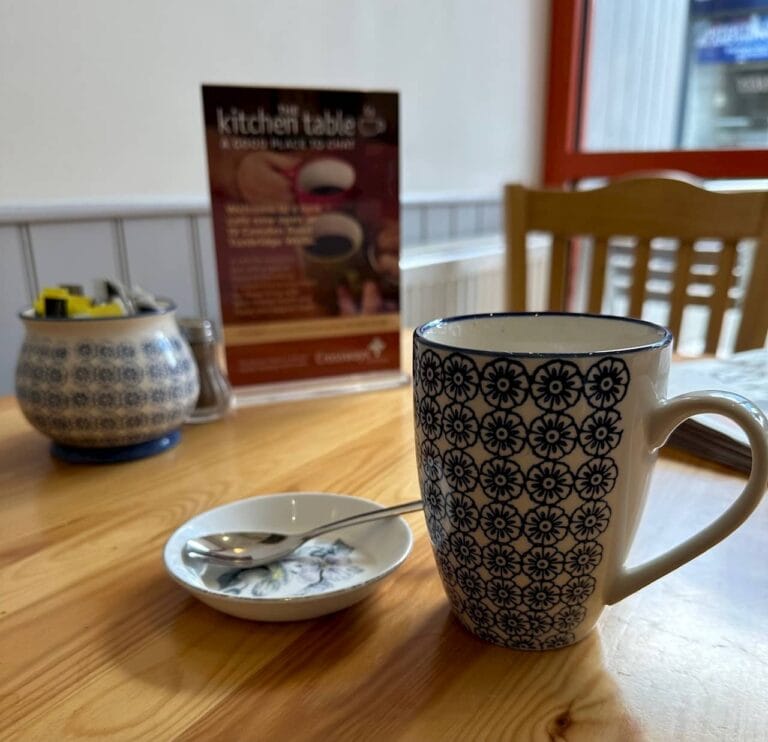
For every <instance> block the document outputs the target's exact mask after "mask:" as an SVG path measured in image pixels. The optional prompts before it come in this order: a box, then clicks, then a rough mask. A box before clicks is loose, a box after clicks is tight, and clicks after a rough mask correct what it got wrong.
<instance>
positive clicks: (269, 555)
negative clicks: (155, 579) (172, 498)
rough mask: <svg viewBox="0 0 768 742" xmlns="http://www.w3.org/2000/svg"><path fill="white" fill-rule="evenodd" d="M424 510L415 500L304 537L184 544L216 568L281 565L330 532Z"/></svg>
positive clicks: (248, 535)
mask: <svg viewBox="0 0 768 742" xmlns="http://www.w3.org/2000/svg"><path fill="white" fill-rule="evenodd" d="M423 507H424V505H423V502H422V501H421V500H413V501H411V502H406V503H403V504H402V505H395V506H393V507H389V508H380V509H377V510H370V511H367V512H365V513H359V514H357V515H353V516H350V517H348V518H343V519H341V520H335V521H333V522H331V523H325V524H323V525H321V526H317V527H316V528H312V529H310V530H308V531H304V532H302V533H272V532H269V531H230V532H223V533H210V534H205V535H201V536H195V537H193V538H191V539H189V540H188V541H187V542H186V543H185V544H184V552H185V554H186V555H187V556H188V557H190V558H192V559H204V560H207V561H210V562H213V563H215V564H223V565H227V566H232V567H240V568H243V569H248V568H250V567H258V566H261V565H264V564H269V563H271V562H275V561H278V560H279V559H282V558H283V557H285V556H288V555H289V554H291V553H293V552H294V551H296V549H298V548H299V547H300V546H301V545H302V544H304V543H305V542H307V541H309V540H310V539H313V538H315V537H317V536H321V535H323V534H325V533H329V532H330V531H336V530H338V529H340V528H349V527H350V526H356V525H360V524H362V523H370V522H371V521H375V520H379V519H381V518H391V517H393V516H396V515H402V514H403V513H412V512H414V511H416V510H421V509H422V508H423Z"/></svg>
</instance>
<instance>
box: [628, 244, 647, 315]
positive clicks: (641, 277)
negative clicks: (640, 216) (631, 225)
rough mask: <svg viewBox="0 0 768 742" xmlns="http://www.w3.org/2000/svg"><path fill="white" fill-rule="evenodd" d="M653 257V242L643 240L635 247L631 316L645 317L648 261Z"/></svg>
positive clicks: (630, 304)
mask: <svg viewBox="0 0 768 742" xmlns="http://www.w3.org/2000/svg"><path fill="white" fill-rule="evenodd" d="M650 255H651V241H650V240H649V239H647V238H646V239H641V240H638V241H637V244H636V245H635V267H634V270H633V272H632V293H631V294H630V299H629V316H630V317H638V318H639V317H642V316H643V302H644V301H645V285H646V283H647V281H648V261H649V259H650Z"/></svg>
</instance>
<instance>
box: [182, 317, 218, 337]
mask: <svg viewBox="0 0 768 742" xmlns="http://www.w3.org/2000/svg"><path fill="white" fill-rule="evenodd" d="M179 329H180V330H181V331H182V332H183V333H184V337H186V338H187V340H188V341H189V342H190V343H204V342H210V341H212V340H215V339H216V330H215V328H214V325H213V322H212V321H211V320H209V319H204V318H202V317H183V318H181V319H179Z"/></svg>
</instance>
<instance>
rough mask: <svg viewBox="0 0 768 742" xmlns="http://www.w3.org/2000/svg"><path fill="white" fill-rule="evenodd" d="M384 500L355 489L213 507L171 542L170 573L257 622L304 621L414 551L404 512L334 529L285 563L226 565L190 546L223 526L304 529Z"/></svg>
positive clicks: (361, 594)
mask: <svg viewBox="0 0 768 742" xmlns="http://www.w3.org/2000/svg"><path fill="white" fill-rule="evenodd" d="M380 507H382V506H381V505H380V504H378V503H375V502H372V501H370V500H364V499H362V498H359V497H352V496H350V495H332V494H325V493H322V492H295V493H286V494H278V495H261V496H259V497H252V498H249V499H247V500H238V501H237V502H233V503H230V504H228V505H222V506H221V507H218V508H214V509H213V510H209V511H207V512H205V513H201V514H200V515H197V516H195V517H194V518H192V519H191V520H189V521H187V522H186V523H185V524H184V525H183V526H181V527H180V528H179V529H178V530H177V531H176V532H175V533H174V534H173V535H172V536H171V537H170V538H169V539H168V542H167V543H166V545H165V553H164V556H165V567H166V569H167V570H168V573H169V574H170V576H171V577H172V578H173V579H174V580H175V581H176V582H178V583H179V584H180V585H181V586H182V587H184V588H186V589H187V590H189V592H191V593H192V595H194V596H195V597H196V598H198V599H200V600H201V601H203V603H206V604H207V605H209V606H211V607H212V608H216V609H217V610H220V611H223V612H224V613H229V614H230V615H232V616H237V617H238V618H248V619H251V620H255V621H298V620H302V619H307V618H315V617H316V616H322V615H325V614H326V613H333V612H334V611H338V610H341V609H342V608H346V607H347V606H350V605H352V604H353V603H357V602H358V601H359V600H362V599H363V598H365V597H366V596H367V595H369V594H370V593H371V592H373V590H374V588H375V587H376V583H377V582H378V581H379V580H381V579H382V578H384V577H386V576H387V575H388V574H389V573H390V572H393V571H394V570H395V569H397V568H398V567H399V566H400V565H401V564H402V563H403V561H404V560H405V558H406V557H407V556H408V554H409V553H410V551H411V545H412V543H413V536H412V534H411V529H410V528H409V527H408V524H407V523H406V522H405V521H404V520H403V519H402V518H386V519H384V520H380V521H377V522H374V523H369V524H366V525H360V526H353V527H351V528H345V529H342V530H339V531H334V532H332V533H328V534H326V535H324V536H320V537H318V538H316V539H313V540H311V541H307V543H305V544H304V545H303V546H302V547H301V548H299V549H298V550H297V551H295V552H294V553H293V554H291V555H290V556H289V557H285V558H284V559H281V560H280V561H278V562H274V563H273V564H268V565H265V566H262V567H253V568H250V569H242V568H237V567H235V568H233V567H226V566H225V567H222V566H218V565H214V564H211V563H209V562H206V561H205V560H201V559H196V558H191V557H189V556H187V555H186V554H185V553H184V544H185V543H186V542H187V540H188V539H190V538H192V537H194V536H201V535H203V534H206V533H214V532H221V531H247V530H254V531H275V532H280V533H297V532H302V531H305V530H308V529H310V528H313V527H314V526H318V525H321V524H322V523H329V522H331V521H334V520H339V519H340V518H346V517H348V516H350V515H356V514H357V513H362V512H365V511H367V510H374V509H376V508H380Z"/></svg>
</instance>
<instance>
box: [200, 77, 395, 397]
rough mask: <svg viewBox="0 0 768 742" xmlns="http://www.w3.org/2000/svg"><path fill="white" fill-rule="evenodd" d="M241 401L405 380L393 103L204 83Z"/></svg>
mask: <svg viewBox="0 0 768 742" xmlns="http://www.w3.org/2000/svg"><path fill="white" fill-rule="evenodd" d="M203 110H204V116H205V130H206V145H207V151H208V172H209V182H210V191H211V207H212V215H213V229H214V239H215V245H216V261H217V268H218V282H219V292H220V301H221V314H222V324H223V330H224V345H225V350H226V359H227V368H228V372H229V376H230V379H231V381H232V383H233V385H234V387H235V389H236V392H237V394H238V399H239V401H246V402H248V401H252V402H258V401H266V400H272V399H276V398H288V397H292V396H298V397H301V396H308V395H312V394H323V393H329V392H335V391H343V390H345V389H347V390H352V389H360V388H362V389H366V388H381V387H383V386H389V385H395V384H399V383H402V381H403V380H404V376H403V374H402V373H401V371H400V347H399V344H400V334H399V331H400V315H399V302H400V293H399V286H400V281H399V267H398V266H399V247H400V224H399V211H400V205H399V203H400V202H399V162H398V160H399V154H398V153H399V148H398V134H399V132H398V95H397V93H387V92H362V91H332V90H299V89H278V88H250V87H225V86H211V85H204V86H203Z"/></svg>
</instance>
